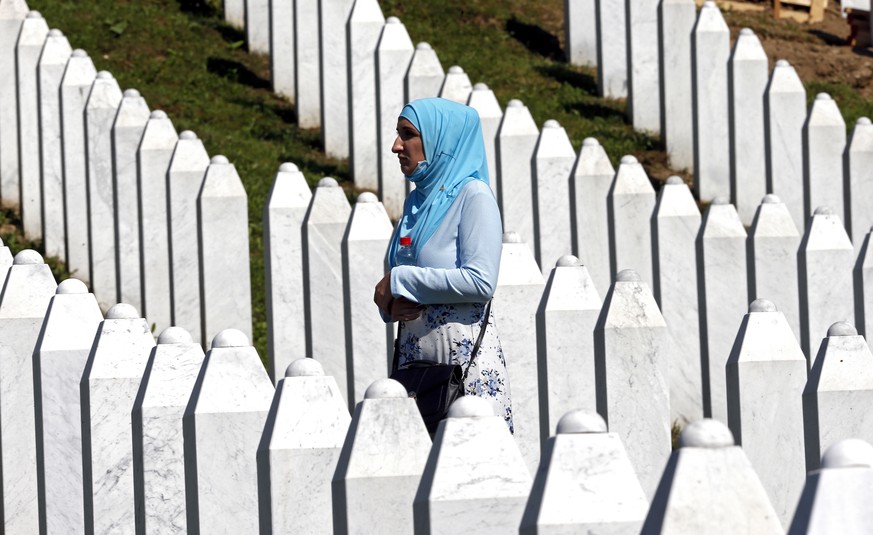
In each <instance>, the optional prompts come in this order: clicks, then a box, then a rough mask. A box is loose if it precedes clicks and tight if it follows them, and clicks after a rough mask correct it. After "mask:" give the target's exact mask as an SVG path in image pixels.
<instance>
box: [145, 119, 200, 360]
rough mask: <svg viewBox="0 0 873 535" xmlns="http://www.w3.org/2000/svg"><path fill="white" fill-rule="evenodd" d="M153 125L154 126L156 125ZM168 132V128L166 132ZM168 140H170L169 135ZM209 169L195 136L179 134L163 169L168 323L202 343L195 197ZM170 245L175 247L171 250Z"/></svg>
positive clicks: (185, 132) (187, 132)
mask: <svg viewBox="0 0 873 535" xmlns="http://www.w3.org/2000/svg"><path fill="white" fill-rule="evenodd" d="M156 126H157V125H156ZM168 130H169V129H168ZM169 134H170V133H169V131H168V132H167V135H168V137H169V138H172V136H171V135H169ZM208 167H209V154H208V153H207V152H206V148H205V147H204V146H203V141H201V140H200V139H198V138H197V134H195V133H194V132H191V131H190V130H186V131H184V132H182V133H181V134H179V140H178V141H177V142H176V147H175V148H174V149H173V157H172V159H171V160H170V167H169V169H168V170H167V206H168V208H169V210H170V213H169V219H170V231H169V235H170V266H171V267H170V278H171V285H170V287H171V288H172V295H171V297H172V324H173V325H178V326H180V327H183V328H184V329H185V330H187V331H188V332H189V333H190V334H191V337H192V338H193V339H194V341H195V342H197V343H199V344H201V345H202V344H204V342H205V341H204V340H203V339H202V338H201V332H200V328H201V327H200V242H199V241H198V239H197V196H198V195H199V194H200V188H201V187H202V186H203V178H204V177H205V176H206V169H207V168H208ZM173 244H176V246H175V247H173Z"/></svg>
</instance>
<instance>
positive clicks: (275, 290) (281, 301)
mask: <svg viewBox="0 0 873 535" xmlns="http://www.w3.org/2000/svg"><path fill="white" fill-rule="evenodd" d="M311 200H312V191H311V190H310V189H309V184H307V183H306V177H304V176H303V173H301V172H300V171H299V170H298V169H297V166H296V165H294V164H293V163H283V164H282V165H281V166H279V171H278V172H277V173H276V178H275V179H274V180H273V187H272V188H271V189H270V196H269V197H268V198H267V202H266V203H265V204H264V214H263V222H264V284H265V286H266V300H267V359H268V360H269V365H268V366H267V372H268V373H269V374H270V378H271V379H272V380H273V382H274V383H275V382H276V381H278V380H279V379H280V378H282V377H284V373H285V368H287V367H288V365H289V364H291V362H292V361H294V360H296V359H299V358H303V357H305V356H306V355H307V353H306V314H305V308H306V307H305V306H304V300H305V299H306V298H305V297H304V282H303V233H302V228H303V221H304V219H305V217H306V212H307V210H308V209H309V203H310V202H311ZM380 278H381V277H380ZM377 280H378V279H377Z"/></svg>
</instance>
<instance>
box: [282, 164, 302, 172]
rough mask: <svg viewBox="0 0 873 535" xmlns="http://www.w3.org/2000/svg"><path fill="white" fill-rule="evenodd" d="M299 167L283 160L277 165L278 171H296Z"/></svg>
mask: <svg viewBox="0 0 873 535" xmlns="http://www.w3.org/2000/svg"><path fill="white" fill-rule="evenodd" d="M299 171H300V169H298V168H297V165H295V164H293V163H291V162H285V163H283V164H282V165H280V166H279V172H280V173H297V172H299Z"/></svg>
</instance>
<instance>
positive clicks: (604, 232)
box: [571, 137, 615, 294]
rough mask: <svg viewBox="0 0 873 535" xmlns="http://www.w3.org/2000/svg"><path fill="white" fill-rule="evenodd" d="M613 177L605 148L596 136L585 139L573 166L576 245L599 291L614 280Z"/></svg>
mask: <svg viewBox="0 0 873 535" xmlns="http://www.w3.org/2000/svg"><path fill="white" fill-rule="evenodd" d="M614 178H615V169H614V168H613V167H612V163H611V162H610V161H609V156H608V155H607V154H606V150H605V149H604V148H603V147H602V146H601V145H600V143H599V142H598V141H597V140H596V139H594V138H593V137H589V138H585V140H584V141H582V148H581V149H579V156H578V157H577V158H576V166H575V167H574V168H573V178H572V186H571V191H573V202H574V203H575V205H574V206H575V208H576V209H575V211H574V212H575V217H576V220H575V221H574V222H573V225H574V232H573V235H574V237H575V240H576V243H574V244H573V245H574V250H576V251H577V254H578V256H579V257H580V258H581V259H582V261H583V262H584V263H585V266H586V267H587V268H588V273H589V274H590V275H591V279H592V280H594V285H595V286H596V287H597V290H598V292H599V293H600V294H606V291H607V290H608V289H609V285H610V282H611V280H612V277H611V275H610V267H609V214H608V210H607V197H608V195H609V188H610V187H611V185H612V181H613V179H614Z"/></svg>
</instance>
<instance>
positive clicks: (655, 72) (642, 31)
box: [625, 0, 661, 134]
mask: <svg viewBox="0 0 873 535" xmlns="http://www.w3.org/2000/svg"><path fill="white" fill-rule="evenodd" d="M625 9H626V14H625V17H626V21H627V33H626V36H627V37H626V39H627V44H626V46H627V51H628V54H627V56H628V59H627V64H628V67H627V69H628V88H627V92H628V99H627V108H628V116H629V117H630V120H631V123H632V124H633V125H634V129H635V130H638V131H642V132H649V133H651V134H659V133H660V132H661V100H660V99H658V98H654V96H655V95H658V94H659V93H660V91H661V62H660V57H659V53H658V2H654V1H652V0H626V2H625Z"/></svg>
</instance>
